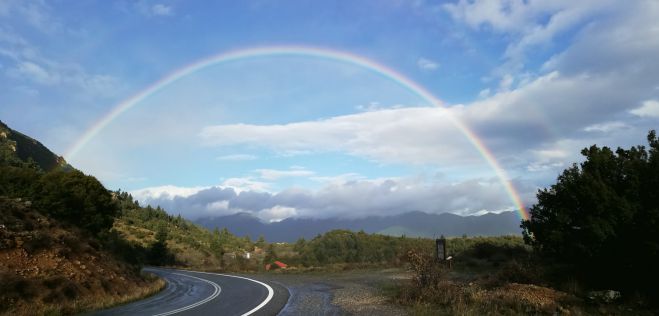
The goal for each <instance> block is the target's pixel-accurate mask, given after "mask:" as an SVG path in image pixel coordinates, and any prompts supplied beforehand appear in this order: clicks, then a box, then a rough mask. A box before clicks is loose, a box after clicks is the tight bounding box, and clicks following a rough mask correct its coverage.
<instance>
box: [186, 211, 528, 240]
mask: <svg viewBox="0 0 659 316" xmlns="http://www.w3.org/2000/svg"><path fill="white" fill-rule="evenodd" d="M195 222H196V223H197V224H199V225H201V226H204V227H206V228H209V229H215V228H219V229H222V228H227V229H228V230H229V231H231V232H232V233H234V234H236V235H238V236H249V237H250V238H252V239H254V238H258V237H259V236H261V235H262V236H264V237H265V239H266V240H267V241H269V242H294V241H295V240H297V239H299V238H301V237H302V238H305V239H310V238H313V237H315V236H317V235H318V234H323V233H325V232H327V231H330V230H333V229H348V230H353V231H358V230H363V231H365V232H367V233H379V234H385V235H390V236H401V235H405V236H408V237H428V238H432V237H439V236H441V235H444V236H446V237H449V236H462V235H468V236H497V235H519V234H521V229H520V228H519V225H520V219H519V217H518V216H517V215H516V214H515V212H503V213H499V214H495V213H487V214H484V215H480V216H459V215H455V214H450V213H442V214H428V213H424V212H418V211H415V212H408V213H403V214H400V215H394V216H370V217H365V218H359V219H341V218H327V219H315V218H287V219H284V220H282V221H280V222H272V223H264V222H262V221H261V220H259V219H258V218H257V217H254V216H252V215H251V214H248V213H237V214H234V215H227V216H220V217H205V218H200V219H197V220H196V221H195Z"/></svg>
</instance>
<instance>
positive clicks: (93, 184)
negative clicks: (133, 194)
mask: <svg viewBox="0 0 659 316" xmlns="http://www.w3.org/2000/svg"><path fill="white" fill-rule="evenodd" d="M118 212H119V208H118V205H117V203H116V200H115V199H114V198H113V197H112V195H111V194H110V192H109V191H108V190H107V189H105V188H104V187H103V185H102V184H101V183H100V182H99V181H98V180H96V178H94V177H92V176H88V175H85V174H83V173H82V172H80V171H78V170H75V169H74V168H72V167H71V166H69V165H68V164H66V162H65V161H64V160H63V159H62V158H61V157H58V156H57V155H55V154H54V153H52V152H51V151H50V150H49V149H47V148H46V147H44V146H43V145H42V144H41V143H39V142H38V141H36V140H34V139H32V138H30V137H28V136H25V135H23V134H21V133H19V132H16V131H14V130H12V129H10V128H9V127H7V126H6V125H4V124H0V257H2V261H0V284H1V285H2V286H1V287H0V313H7V314H10V315H35V314H46V313H48V314H71V313H77V312H81V311H85V310H89V309H95V308H101V307H106V306H109V305H113V304H117V303H120V302H123V301H126V300H132V299H136V298H139V297H143V296H144V295H147V294H149V293H153V292H154V291H157V290H159V289H160V288H162V286H164V284H163V283H162V281H160V280H157V279H152V278H150V277H148V276H143V275H141V274H140V266H139V265H138V264H137V262H135V261H134V260H131V259H130V258H129V257H130V255H131V254H135V253H139V252H140V251H141V249H139V248H135V247H132V246H130V245H129V244H127V243H126V242H125V241H124V240H122V239H120V238H117V236H116V235H115V234H112V233H111V232H110V231H109V229H110V228H111V226H112V224H113V222H114V220H115V217H116V216H117V215H118Z"/></svg>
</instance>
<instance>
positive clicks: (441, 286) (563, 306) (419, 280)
mask: <svg viewBox="0 0 659 316" xmlns="http://www.w3.org/2000/svg"><path fill="white" fill-rule="evenodd" d="M648 142H649V149H646V148H645V147H644V146H635V147H632V148H630V149H621V148H618V149H617V150H616V151H613V150H611V149H609V148H607V147H602V148H600V147H598V146H591V147H590V148H586V149H584V150H583V151H582V154H583V155H584V156H585V158H586V159H585V161H584V162H583V163H581V164H579V165H577V164H574V165H573V166H572V167H570V168H568V169H567V170H565V171H564V172H563V173H562V174H561V175H560V176H559V177H558V181H557V183H556V184H555V185H552V186H551V187H550V188H547V189H543V190H540V191H539V192H538V202H537V204H536V205H534V206H533V207H532V208H531V218H530V220H528V221H523V222H522V228H523V229H524V242H525V244H526V245H525V244H522V243H521V239H520V238H519V237H517V238H515V237H500V238H454V239H450V240H449V243H448V246H449V249H450V250H449V253H450V254H453V255H454V257H455V259H454V261H453V264H452V266H453V267H452V269H449V268H448V265H447V264H440V263H438V262H437V261H436V260H435V259H434V258H433V253H432V252H428V251H425V252H424V251H411V252H409V253H408V257H407V259H408V264H409V267H410V269H411V272H412V276H413V277H412V280H410V281H408V282H403V283H398V284H396V285H395V286H391V287H389V288H387V291H388V292H389V294H390V297H392V299H393V300H394V301H396V302H398V303H401V304H404V305H407V306H410V307H411V308H412V309H413V311H414V312H415V313H417V314H437V313H445V314H463V315H465V314H466V315H471V314H473V315H482V314H554V315H555V314H590V313H598V314H639V315H652V314H656V310H652V309H653V308H655V307H654V306H653V303H652V302H656V300H654V299H656V295H657V293H656V284H655V283H654V282H655V281H654V280H656V279H657V277H658V276H659V272H657V270H656V266H658V265H659V237H658V236H659V139H657V137H656V134H655V132H654V131H651V132H650V133H649V135H648ZM451 248H452V249H451ZM602 289H606V290H608V289H610V290H616V291H622V299H621V300H618V301H617V302H615V304H611V302H612V301H615V300H616V297H618V295H619V293H618V292H616V291H605V292H597V291H593V290H602ZM654 304H656V303H654Z"/></svg>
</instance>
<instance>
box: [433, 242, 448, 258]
mask: <svg viewBox="0 0 659 316" xmlns="http://www.w3.org/2000/svg"><path fill="white" fill-rule="evenodd" d="M435 248H436V250H437V260H438V261H444V260H446V239H445V238H444V236H442V237H441V238H439V239H436V240H435Z"/></svg>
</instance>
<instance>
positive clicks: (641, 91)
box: [0, 0, 659, 221]
mask: <svg viewBox="0 0 659 316" xmlns="http://www.w3.org/2000/svg"><path fill="white" fill-rule="evenodd" d="M657 21H659V4H658V3H657V2H656V1H634V2H632V3H630V2H625V1H613V0H604V1H601V0H597V1H594V0H593V1H579V2H578V3H574V1H517V0H488V1H476V0H468V1H457V0H456V1H446V2H441V1H421V0H419V1H321V2H318V1H315V2H310V1H213V2H208V1H164V0H162V1H86V2H81V3H68V2H65V1H45V0H44V1H18V0H1V1H0V119H1V120H2V121H3V122H6V123H7V124H9V125H10V126H11V127H12V128H14V129H17V130H19V131H21V132H24V133H26V134H28V135H31V136H33V137H35V138H37V139H39V140H41V141H42V142H43V143H44V144H45V145H47V146H48V147H50V148H51V149H53V150H54V151H55V152H57V153H60V154H66V153H67V150H68V149H69V148H70V147H71V146H72V145H73V144H74V143H75V142H76V140H77V139H79V138H80V137H81V135H83V134H84V132H85V131H86V130H87V129H89V128H90V127H91V126H92V125H93V124H94V122H96V121H97V120H98V119H100V118H102V117H104V116H105V115H106V114H107V113H108V112H109V111H110V110H111V109H112V108H114V107H115V106H116V105H117V104H119V103H120V102H121V101H122V100H126V99H127V98H129V97H130V96H131V95H133V94H135V93H137V92H139V91H142V90H143V89H145V88H146V87H148V86H149V85H150V84H152V83H153V82H156V81H157V80H159V79H160V78H162V77H163V76H165V75H167V74H168V73H171V72H172V71H175V70H176V69H179V68H181V67H183V66H185V65H188V64H190V63H193V62H195V61H198V60H200V59H202V58H206V57H208V56H213V55H217V54H221V53H224V52H228V51H232V50H239V49H247V48H253V47H264V46H273V45H300V46H312V47H321V48H325V49H331V50H338V51H342V52H346V53H349V54H354V55H359V56H361V57H363V58H366V59H369V60H372V61H373V62H376V63H378V64H381V65H385V66H387V67H389V68H391V69H394V70H395V71H397V72H399V73H401V74H403V75H404V76H406V77H408V78H409V79H411V80H413V81H414V82H416V83H417V84H419V85H421V86H423V87H424V88H426V89H427V90H428V91H430V92H431V93H432V94H433V95H434V96H436V97H437V98H439V99H441V100H442V101H443V102H444V103H445V106H446V107H445V108H444V109H438V108H435V107H432V105H430V104H428V102H427V101H425V100H423V99H422V98H420V97H419V96H417V95H415V94H414V93H411V92H410V91H409V90H408V89H406V88H405V87H403V86H401V85H399V84H397V83H396V82H394V81H392V80H391V79H389V78H385V77H383V76H381V75H378V74H377V73H375V72H374V71H372V70H369V69H366V68H363V67H359V66H357V65H354V64H349V63H345V62H341V61H336V60H327V59H321V58H317V57H311V56H262V57H258V58H252V59H248V60H239V61H235V62H230V63H223V64H218V65H215V66H212V67H208V68H204V69H203V70H201V71H198V72H195V73H193V74H191V75H189V76H186V77H184V78H182V79H180V80H179V81H177V82H175V83H174V84H172V85H169V86H167V87H166V88H164V89H162V90H160V91H158V93H156V94H153V95H151V96H149V97H148V98H146V99H145V100H143V101H142V102H140V103H139V104H137V105H136V106H135V107H134V108H132V109H131V110H129V111H127V112H126V113H124V114H122V115H121V116H120V117H118V118H117V119H116V120H115V121H113V122H112V123H111V124H110V125H108V126H107V127H106V128H105V129H103V130H102V131H101V132H100V133H99V134H98V135H97V136H96V137H94V138H93V139H92V140H91V141H90V142H89V143H88V144H87V145H86V146H85V147H83V148H82V150H81V151H80V152H79V153H77V154H76V155H75V156H71V157H66V158H67V159H68V161H69V162H71V163H72V164H73V165H74V166H76V167H77V168H80V169H81V170H83V171H85V172H87V173H90V174H93V175H95V176H97V177H98V178H99V179H100V180H101V181H102V182H103V183H104V184H106V186H108V187H109V188H111V189H119V188H121V189H123V190H128V191H131V192H133V193H134V195H135V196H136V197H138V198H140V200H142V201H144V202H148V203H153V204H160V205H163V206H165V207H166V208H167V209H169V210H170V211H171V212H172V213H181V214H184V215H186V216H188V217H191V218H195V217H199V216H208V215H211V216H212V215H224V214H231V213H235V212H250V213H252V214H254V215H256V216H259V217H260V218H262V219H263V220H265V221H269V220H280V219H282V218H285V217H288V216H311V217H328V216H353V217H355V216H366V215H389V214H396V213H401V212H406V211H411V210H422V211H426V212H431V213H441V212H453V213H458V214H480V213H483V212H487V211H490V212H499V211H505V210H512V209H514V204H513V203H512V202H511V200H510V198H509V196H508V195H507V194H506V192H505V191H504V189H503V186H502V185H501V183H500V181H499V179H497V177H496V174H495V172H494V171H493V170H492V169H491V168H490V167H489V165H488V164H487V163H486V162H485V161H484V159H483V158H482V156H481V155H480V154H479V153H478V152H477V151H476V150H475V148H474V147H473V145H472V144H471V143H470V142H469V141H468V140H467V139H466V138H465V137H464V135H463V134H462V133H461V132H460V131H459V129H457V128H456V126H455V125H454V124H452V123H451V120H450V119H449V117H453V118H456V119H458V120H459V121H461V122H463V123H464V124H465V125H467V126H468V127H469V128H470V129H471V130H472V131H473V132H474V133H476V134H477V135H478V136H479V138H480V139H481V140H482V141H483V143H484V144H485V145H486V146H487V147H488V148H489V150H491V152H492V153H493V155H494V157H496V159H497V160H498V161H499V163H500V164H501V166H502V167H503V168H504V169H505V170H506V172H507V174H508V176H509V178H510V180H511V181H512V182H513V184H514V185H515V187H516V189H517V191H518V192H519V193H520V196H521V197H522V200H523V201H524V202H525V204H527V205H530V204H532V203H533V202H534V201H535V200H534V199H535V197H534V195H535V191H536V190H537V188H539V187H544V186H547V185H549V184H551V183H552V182H553V181H555V179H556V176H557V175H558V174H559V173H560V171H561V170H563V169H564V168H565V167H567V166H569V165H570V164H571V163H572V162H577V161H579V160H580V159H581V158H580V157H579V154H578V153H579V150H580V149H581V148H583V147H585V146H589V145H592V144H594V143H596V144H600V145H609V146H614V147H615V146H630V145H635V144H642V143H643V142H644V140H645V135H646V134H647V131H648V130H649V129H651V128H657V126H658V125H659V124H657V122H658V121H659V62H658V61H657V59H656V56H659V30H658V29H659V28H658V26H659V25H658V22H657Z"/></svg>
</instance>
